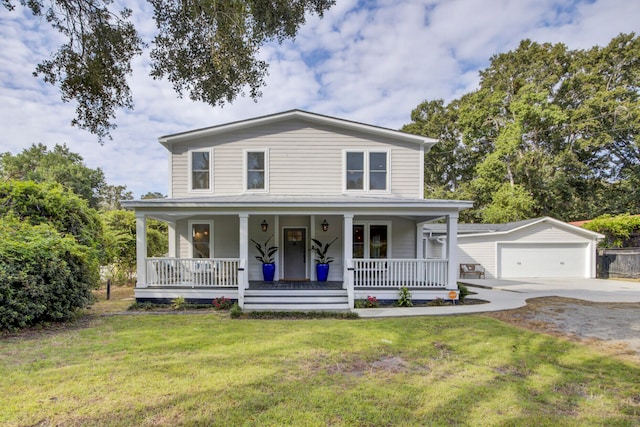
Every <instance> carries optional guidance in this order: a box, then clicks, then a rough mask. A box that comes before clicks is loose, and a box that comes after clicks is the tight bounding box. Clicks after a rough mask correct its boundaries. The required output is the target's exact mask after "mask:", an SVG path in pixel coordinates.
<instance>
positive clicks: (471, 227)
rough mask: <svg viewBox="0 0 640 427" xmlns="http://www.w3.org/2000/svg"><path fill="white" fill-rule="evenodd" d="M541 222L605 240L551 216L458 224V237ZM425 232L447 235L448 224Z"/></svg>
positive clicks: (425, 227)
mask: <svg viewBox="0 0 640 427" xmlns="http://www.w3.org/2000/svg"><path fill="white" fill-rule="evenodd" d="M541 222H549V223H551V224H553V225H555V226H558V227H560V228H564V229H566V230H568V231H573V232H577V233H579V234H583V235H585V236H589V237H592V238H596V239H603V238H604V236H603V235H602V234H600V233H596V232H594V231H591V230H587V229H585V228H581V227H576V226H574V225H571V224H568V223H566V222H564V221H560V220H559V219H555V218H552V217H550V216H545V217H540V218H532V219H525V220H522V221H515V222H507V223H504V224H462V223H461V224H458V236H483V235H491V234H506V233H511V232H513V231H515V230H520V229H522V228H525V227H530V226H532V225H534V224H539V223H541ZM424 231H425V232H427V233H432V234H445V233H446V232H447V225H446V224H426V225H425V226H424Z"/></svg>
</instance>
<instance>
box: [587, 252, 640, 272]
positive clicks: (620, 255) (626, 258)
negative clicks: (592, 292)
mask: <svg viewBox="0 0 640 427" xmlns="http://www.w3.org/2000/svg"><path fill="white" fill-rule="evenodd" d="M596 271H597V276H598V277H601V278H604V279H608V278H610V277H611V278H614V277H621V278H633V279H638V278H640V248H620V249H598V257H597V264H596Z"/></svg>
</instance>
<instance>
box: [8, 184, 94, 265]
mask: <svg viewBox="0 0 640 427" xmlns="http://www.w3.org/2000/svg"><path fill="white" fill-rule="evenodd" d="M8 216H12V217H14V218H16V219H17V220H20V221H23V222H27V223H29V224H31V225H38V224H43V223H46V224H49V225H50V226H51V227H53V228H54V229H55V230H57V231H58V233H60V234H61V235H64V236H71V237H73V238H74V239H75V240H76V241H77V242H78V243H79V244H81V245H84V246H85V247H86V251H87V252H90V256H92V257H94V258H96V259H99V258H101V257H103V255H104V252H103V251H104V246H105V245H104V240H103V227H102V221H101V220H100V217H99V215H98V212H97V211H96V210H94V209H91V208H90V207H89V206H87V202H86V201H85V200H83V199H81V198H80V197H78V196H77V195H76V194H74V193H72V192H70V191H68V190H65V189H64V188H63V187H62V186H61V185H60V184H56V183H43V184H36V183H34V182H32V181H25V182H22V181H0V217H8Z"/></svg>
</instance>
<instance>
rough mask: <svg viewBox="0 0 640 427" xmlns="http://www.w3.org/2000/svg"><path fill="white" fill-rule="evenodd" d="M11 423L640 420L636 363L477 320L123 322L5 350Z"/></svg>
mask: <svg viewBox="0 0 640 427" xmlns="http://www.w3.org/2000/svg"><path fill="white" fill-rule="evenodd" d="M0 376H1V377H2V398H1V399H2V405H0V424H1V425H9V426H18V425H148V426H151V425H154V426H155V425H172V426H173V425H224V426H232V425H256V426H268V425H296V426H302V425H304V426H313V425H318V426H325V425H354V426H363V425H370V426H378V425H394V426H395V425H473V426H476V425H483V426H489V425H501V426H503V425H514V426H515V425H538V426H540V425H548V426H556V425H562V426H571V425H575V426H578V425H580V426H583V425H638V423H640V383H639V382H638V378H640V367H639V366H638V365H633V364H630V363H627V362H623V361H619V360H616V359H612V358H607V357H605V356H603V355H601V354H598V353H595V352H594V351H593V350H591V349H588V348H587V347H584V346H581V345H579V344H575V343H571V342H568V341H564V340H559V339H557V338H554V337H550V336H547V335H543V334H538V333H533V332H529V331H525V330H522V329H517V328H514V327H512V326H509V325H506V324H504V323H502V322H500V321H498V320H495V319H490V318H486V317H481V316H456V317H433V316H431V317H423V318H402V319H376V320H336V319H315V320H248V319H243V320H232V319H230V318H229V316H228V313H224V312H214V311H210V312H206V313H201V312H192V313H190V312H187V314H148V313H136V314H132V315H115V316H100V317H94V318H93V319H92V320H90V321H87V322H81V323H80V324H79V325H75V326H73V325H72V326H70V327H68V328H66V329H61V330H60V329H59V330H52V331H48V332H47V331H44V332H37V333H31V334H28V335H20V336H17V337H4V338H2V341H0Z"/></svg>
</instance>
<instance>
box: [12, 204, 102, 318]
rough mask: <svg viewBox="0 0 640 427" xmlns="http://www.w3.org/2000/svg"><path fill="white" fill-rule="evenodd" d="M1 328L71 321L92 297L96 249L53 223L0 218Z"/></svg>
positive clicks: (95, 275)
mask: <svg viewBox="0 0 640 427" xmlns="http://www.w3.org/2000/svg"><path fill="white" fill-rule="evenodd" d="M0 241H1V242H2V245H0V329H3V330H6V329H16V328H24V327H27V326H32V325H35V324H37V323H41V322H47V321H60V320H67V319H69V318H71V317H73V315H74V314H75V313H76V312H77V310H78V309H80V308H83V307H86V306H87V305H88V304H90V303H91V301H92V294H91V288H92V286H93V284H95V283H97V280H98V271H99V266H98V265H97V259H96V257H95V256H90V255H88V254H89V253H90V252H92V250H91V249H90V248H88V247H86V246H84V245H81V244H79V243H78V242H77V241H76V240H75V239H74V238H73V237H71V236H66V237H63V236H62V235H61V234H60V233H59V232H58V231H57V230H56V229H55V228H54V227H53V226H51V225H49V224H39V225H31V224H29V223H27V222H22V221H19V220H17V219H16V218H15V217H13V216H12V215H9V216H5V217H4V218H0Z"/></svg>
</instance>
